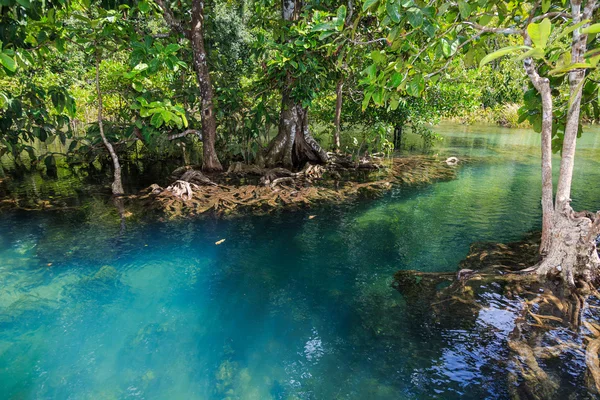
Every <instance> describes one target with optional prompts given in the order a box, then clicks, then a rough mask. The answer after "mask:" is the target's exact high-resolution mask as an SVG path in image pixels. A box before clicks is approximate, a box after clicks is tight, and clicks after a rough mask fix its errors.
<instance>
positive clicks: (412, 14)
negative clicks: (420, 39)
mask: <svg viewBox="0 0 600 400" xmlns="http://www.w3.org/2000/svg"><path fill="white" fill-rule="evenodd" d="M406 16H407V18H408V22H409V23H410V24H411V25H412V27H413V28H419V27H420V26H421V25H423V12H422V11H421V10H420V9H418V8H416V7H411V8H409V9H408V10H407V11H406Z"/></svg>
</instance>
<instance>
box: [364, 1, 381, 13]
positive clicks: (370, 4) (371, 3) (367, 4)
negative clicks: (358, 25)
mask: <svg viewBox="0 0 600 400" xmlns="http://www.w3.org/2000/svg"><path fill="white" fill-rule="evenodd" d="M377 3H379V0H365V2H364V3H363V7H362V9H363V11H367V10H368V9H369V8H371V7H373V8H374V7H375V5H377Z"/></svg>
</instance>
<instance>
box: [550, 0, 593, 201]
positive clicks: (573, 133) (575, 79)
mask: <svg viewBox="0 0 600 400" xmlns="http://www.w3.org/2000/svg"><path fill="white" fill-rule="evenodd" d="M595 7H596V0H590V1H588V2H587V4H586V8H585V10H584V12H583V18H584V19H591V17H592V15H593V13H594V9H595ZM571 13H572V16H573V24H578V23H579V22H581V20H582V13H581V1H580V0H579V1H572V2H571ZM587 25H589V24H586V26H587ZM586 43H587V34H582V33H581V28H578V29H575V30H574V31H573V42H572V45H571V62H572V63H582V62H584V58H583V54H584V53H585V51H586V47H587V46H586ZM584 78H585V69H575V70H573V71H571V72H569V88H570V96H569V110H568V112H567V123H566V125H565V136H564V138H563V147H562V154H561V159H560V173H559V176H558V185H557V187H556V208H557V209H563V208H565V207H566V206H568V205H569V204H570V202H571V183H572V181H573V168H574V165H575V148H576V145H577V132H578V131H579V123H580V112H581V95H582V92H583V80H584Z"/></svg>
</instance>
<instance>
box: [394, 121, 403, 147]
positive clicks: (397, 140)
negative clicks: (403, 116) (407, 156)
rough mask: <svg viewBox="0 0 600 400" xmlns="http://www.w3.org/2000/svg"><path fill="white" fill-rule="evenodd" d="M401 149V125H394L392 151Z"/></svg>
mask: <svg viewBox="0 0 600 400" xmlns="http://www.w3.org/2000/svg"><path fill="white" fill-rule="evenodd" d="M401 148H402V124H396V125H394V150H400V149H401Z"/></svg>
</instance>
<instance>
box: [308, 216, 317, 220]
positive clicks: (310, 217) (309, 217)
mask: <svg viewBox="0 0 600 400" xmlns="http://www.w3.org/2000/svg"><path fill="white" fill-rule="evenodd" d="M314 217H316V215H309V216H308V219H313V218H314Z"/></svg>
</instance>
